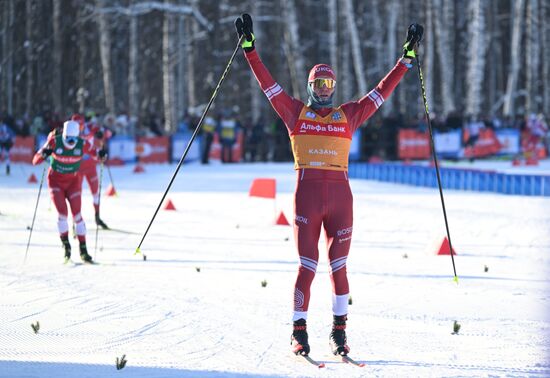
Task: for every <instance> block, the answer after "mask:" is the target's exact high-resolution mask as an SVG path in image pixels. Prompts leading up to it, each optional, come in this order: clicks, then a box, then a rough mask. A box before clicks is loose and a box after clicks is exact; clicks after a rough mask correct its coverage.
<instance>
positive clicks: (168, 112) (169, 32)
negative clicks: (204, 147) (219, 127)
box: [162, 0, 177, 134]
mask: <svg viewBox="0 0 550 378" xmlns="http://www.w3.org/2000/svg"><path fill="white" fill-rule="evenodd" d="M165 2H166V3H167V4H169V3H170V0H165ZM174 31H175V30H174V16H173V14H172V13H170V12H165V13H164V24H163V28H162V99H163V105H164V131H165V132H166V133H167V134H169V133H173V132H175V131H176V127H177V124H176V117H175V101H174V97H175V95H174V94H175V87H174V65H173V63H172V60H173V58H174V38H172V36H173V35H174Z"/></svg>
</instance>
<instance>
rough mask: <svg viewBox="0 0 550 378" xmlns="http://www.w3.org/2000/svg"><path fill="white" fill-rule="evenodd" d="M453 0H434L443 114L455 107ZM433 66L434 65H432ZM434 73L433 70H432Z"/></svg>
mask: <svg viewBox="0 0 550 378" xmlns="http://www.w3.org/2000/svg"><path fill="white" fill-rule="evenodd" d="M453 4H454V2H453V1H452V0H434V13H435V14H434V18H433V20H434V30H435V34H436V35H437V38H436V44H437V52H438V54H437V57H438V59H439V75H440V76H439V77H440V78H441V79H440V80H439V84H440V88H439V93H440V94H441V110H442V112H443V114H444V115H448V114H449V113H450V112H452V111H454V110H455V109H456V106H455V99H454V94H453V90H452V85H453V82H454V59H453V51H454V49H453V35H452V34H451V32H453V30H454V27H453V25H454V9H453V6H454V5H453ZM434 68H435V67H434ZM434 73H435V70H434Z"/></svg>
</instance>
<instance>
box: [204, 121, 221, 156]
mask: <svg viewBox="0 0 550 378" xmlns="http://www.w3.org/2000/svg"><path fill="white" fill-rule="evenodd" d="M216 126H217V123H216V120H215V119H214V118H213V117H211V116H208V117H206V118H205V119H204V122H203V124H202V151H201V163H202V164H209V163H210V162H209V158H210V150H211V148H212V141H213V140H214V134H215V133H216Z"/></svg>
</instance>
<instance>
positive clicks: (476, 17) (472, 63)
mask: <svg viewBox="0 0 550 378" xmlns="http://www.w3.org/2000/svg"><path fill="white" fill-rule="evenodd" d="M468 13H469V15H470V18H469V19H470V23H469V38H468V39H469V41H470V47H469V50H470V51H472V52H473V53H472V54H470V55H469V57H470V59H469V60H468V67H467V74H466V82H467V93H466V112H467V113H468V114H470V115H474V116H475V115H479V114H480V112H481V104H482V101H481V99H482V96H481V88H482V84H483V70H484V67H485V48H486V46H485V45H486V43H485V41H484V36H485V32H486V30H485V29H486V27H485V17H484V7H483V0H472V1H471V2H470V3H469V6H468ZM511 51H513V50H511Z"/></svg>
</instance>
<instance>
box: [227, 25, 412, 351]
mask: <svg viewBox="0 0 550 378" xmlns="http://www.w3.org/2000/svg"><path fill="white" fill-rule="evenodd" d="M235 27H236V29H237V34H238V36H239V38H240V37H241V36H243V35H244V37H243V39H242V44H241V46H242V48H243V50H244V52H245V57H246V60H247V61H248V64H249V65H250V68H251V69H252V71H253V73H254V75H255V77H256V79H257V81H258V83H259V84H260V87H261V89H262V90H263V92H264V93H265V95H266V96H267V98H268V100H269V102H270V103H271V106H272V107H273V109H274V110H275V112H277V114H278V115H279V117H280V118H281V120H282V121H283V122H284V124H285V126H286V128H287V131H288V135H289V137H290V140H291V144H292V152H293V155H294V168H295V169H296V172H297V175H296V177H297V184H296V191H295V195H294V235H295V241H296V247H297V249H298V255H299V257H300V265H299V268H298V275H297V279H296V283H295V286H294V313H293V317H292V320H293V332H292V335H291V344H292V351H293V352H294V353H295V354H300V355H303V356H307V355H308V354H309V352H310V347H309V343H308V334H307V326H306V320H307V312H308V307H309V300H310V287H311V283H312V281H313V278H314V277H315V272H316V270H317V262H318V260H319V250H318V247H317V245H318V242H319V236H320V232H321V226H323V229H324V232H325V235H326V241H327V252H328V258H329V262H330V278H331V281H332V312H333V323H332V331H331V333H330V336H329V343H330V347H331V351H332V353H333V354H335V355H339V356H347V354H348V352H349V350H350V349H349V347H348V345H347V337H346V320H347V315H348V299H349V285H348V278H347V273H346V260H347V256H348V253H349V249H350V245H351V238H352V230H353V203H352V202H353V198H352V193H351V190H350V186H349V180H348V175H347V170H348V155H349V150H350V145H351V139H352V135H353V133H354V131H355V130H357V129H358V128H359V127H360V126H361V125H362V124H363V123H364V122H365V121H366V120H367V119H368V118H369V117H370V116H372V115H373V114H374V113H375V112H376V110H377V109H378V108H379V107H380V106H381V105H382V103H383V102H384V101H385V100H386V99H387V98H388V97H389V96H390V94H391V93H392V92H393V90H394V89H395V87H396V86H397V84H398V83H399V81H400V80H401V79H402V78H403V76H404V75H405V73H406V72H407V71H408V69H409V68H411V67H412V64H411V63H412V60H413V59H414V58H415V56H416V55H415V54H416V48H417V45H418V42H420V40H421V39H422V33H423V28H422V26H421V25H418V24H412V25H410V26H409V28H408V32H407V39H406V42H405V45H404V48H403V56H402V57H401V58H399V59H398V61H397V63H396V64H395V66H394V67H393V68H392V69H391V70H390V72H389V73H388V74H387V75H386V76H385V77H384V78H383V79H382V81H380V83H379V84H378V85H377V86H376V87H375V88H374V89H372V90H371V91H370V92H369V93H367V94H366V95H364V96H363V97H362V98H360V99H359V100H357V101H350V102H347V103H345V104H343V105H341V106H338V107H334V105H333V95H334V91H335V87H336V82H337V81H336V73H335V72H334V70H333V69H332V68H331V67H330V66H329V65H327V64H317V65H315V66H314V67H313V68H312V69H311V71H310V72H309V75H308V80H307V93H308V99H307V103H304V102H302V101H300V100H298V99H295V98H292V97H291V96H289V95H288V94H287V93H286V92H285V91H284V90H283V89H282V88H281V86H280V85H279V84H278V83H277V82H276V81H275V80H274V79H273V78H272V76H271V74H270V73H269V71H268V70H267V68H266V67H265V66H264V64H263V62H262V61H261V60H260V57H259V55H258V53H257V52H256V49H255V37H254V34H253V28H252V18H251V17H250V16H249V15H248V14H243V15H242V17H240V18H237V19H236V20H235Z"/></svg>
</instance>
